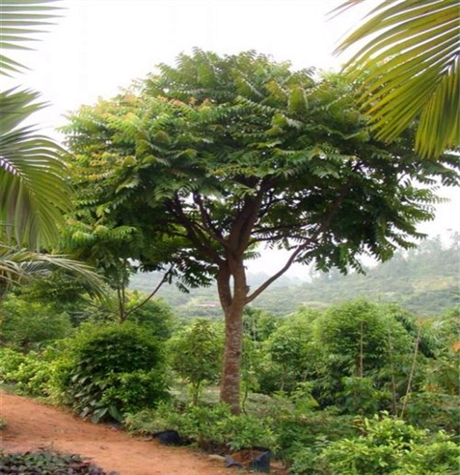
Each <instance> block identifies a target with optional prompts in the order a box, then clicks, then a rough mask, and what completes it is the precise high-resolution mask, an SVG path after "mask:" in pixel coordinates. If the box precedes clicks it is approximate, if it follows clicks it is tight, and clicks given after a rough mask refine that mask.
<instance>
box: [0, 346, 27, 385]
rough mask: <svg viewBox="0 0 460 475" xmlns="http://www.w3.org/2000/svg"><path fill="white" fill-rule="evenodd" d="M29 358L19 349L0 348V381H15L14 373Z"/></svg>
mask: <svg viewBox="0 0 460 475" xmlns="http://www.w3.org/2000/svg"><path fill="white" fill-rule="evenodd" d="M26 360H27V357H26V356H25V355H24V354H23V353H19V351H16V350H13V349H12V348H0V382H1V383H11V382H14V380H13V379H12V378H13V376H12V375H13V374H14V373H15V372H16V371H17V369H18V368H19V366H20V365H21V363H24V361H26Z"/></svg>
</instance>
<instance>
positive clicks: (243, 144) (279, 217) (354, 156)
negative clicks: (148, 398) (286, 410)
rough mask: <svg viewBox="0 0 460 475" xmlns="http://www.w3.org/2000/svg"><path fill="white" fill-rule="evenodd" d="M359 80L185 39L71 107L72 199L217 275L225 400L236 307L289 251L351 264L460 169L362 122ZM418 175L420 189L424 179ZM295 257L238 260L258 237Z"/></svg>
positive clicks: (190, 277)
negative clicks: (136, 83)
mask: <svg viewBox="0 0 460 475" xmlns="http://www.w3.org/2000/svg"><path fill="white" fill-rule="evenodd" d="M354 90H355V88H354V86H353V85H352V84H350V83H349V82H347V81H346V80H344V79H343V78H342V77H340V76H335V75H329V76H325V77H323V78H321V79H320V80H315V79H313V72H312V71H311V70H303V71H298V72H291V71H290V69H289V64H287V63H282V64H277V63H274V62H272V61H270V60H269V59H268V58H267V57H265V56H262V55H256V54H255V53H253V52H249V53H241V54H239V55H236V56H227V57H223V58H222V57H219V56H218V55H216V54H213V53H205V52H203V51H195V53H194V55H193V56H186V55H181V56H180V58H179V61H178V65H177V67H176V68H172V67H169V66H166V65H161V66H160V72H159V74H156V75H152V76H150V77H149V79H148V80H147V81H144V82H142V83H141V84H140V87H139V88H138V89H137V90H133V91H129V92H127V93H125V94H123V95H121V96H119V97H117V98H115V99H114V100H112V101H100V102H99V103H98V104H97V105H96V106H95V107H84V108H82V109H81V110H80V111H79V112H78V113H76V114H74V115H72V116H71V117H70V121H71V123H70V125H69V126H68V127H67V129H66V130H67V132H68V145H69V147H70V148H71V150H72V152H73V153H74V154H75V160H74V161H73V162H71V166H72V168H73V170H74V173H75V181H76V187H77V189H78V192H79V195H78V202H77V205H78V206H79V209H81V210H82V213H81V215H82V216H84V213H88V214H90V215H91V219H94V218H95V217H96V218H97V219H96V221H97V223H98V225H104V223H105V222H116V223H122V224H123V225H126V226H134V227H136V229H139V230H140V235H141V236H142V237H143V239H146V240H147V239H148V240H149V243H150V244H151V245H150V246H149V252H145V253H143V254H142V256H140V259H141V260H143V261H144V262H145V264H146V265H147V266H155V265H156V266H157V267H158V266H159V263H162V265H166V264H167V263H168V264H174V266H175V269H176V272H177V273H178V274H180V275H181V276H182V278H183V280H184V281H185V283H188V284H190V285H199V284H205V283H207V282H209V281H210V279H212V278H214V279H215V280H216V282H217V286H218V293H219V299H220V303H221V306H222V310H223V312H224V315H225V354H224V367H223V372H222V384H221V399H222V401H223V402H226V403H228V404H230V405H231V406H232V408H233V411H235V412H238V410H239V397H240V365H241V353H242V335H243V309H244V307H245V306H246V305H247V304H249V303H250V302H252V301H253V300H254V299H255V298H256V297H257V296H259V295H260V294H261V293H262V292H263V291H264V290H265V289H266V288H267V287H268V286H269V285H270V284H272V283H273V282H274V281H275V280H276V279H277V278H279V277H280V276H282V275H283V274H284V273H285V272H286V271H287V270H288V269H289V268H290V266H291V265H292V264H293V263H294V262H299V263H305V264H308V263H310V262H312V261H316V263H317V266H318V267H319V268H320V269H322V270H327V269H329V268H330V267H333V266H336V267H338V268H339V269H340V270H342V271H344V272H345V271H346V270H347V268H348V267H350V266H351V267H354V268H358V269H359V268H360V264H359V262H358V261H357V258H356V256H357V255H358V254H360V253H363V252H366V253H368V254H370V255H372V256H373V257H374V258H376V259H378V260H387V259H389V258H390V257H391V256H392V255H393V252H394V251H395V249H396V248H397V247H398V246H401V247H405V248H408V247H410V246H411V245H412V244H411V241H410V238H411V237H420V236H422V235H421V234H420V233H418V232H417V230H416V223H417V222H418V221H423V220H429V219H431V218H432V217H433V212H432V209H431V208H430V206H429V204H430V203H432V202H433V201H434V200H435V196H434V195H433V193H432V191H431V190H430V188H429V187H427V186H426V185H427V184H428V185H429V184H430V183H431V180H432V179H433V178H436V177H440V178H441V180H442V182H443V183H444V184H446V185H453V184H456V183H457V182H458V173H457V169H458V167H459V162H460V160H459V158H458V156H453V155H452V156H447V155H446V156H442V157H441V158H439V159H438V160H437V161H435V162H433V161H426V160H422V159H420V158H419V157H418V156H417V155H416V154H415V153H414V151H413V149H412V145H411V143H412V135H411V133H410V132H409V133H408V136H404V137H403V138H401V139H398V140H397V141H395V142H393V143H392V144H391V145H385V144H383V143H381V142H379V141H377V140H375V139H374V138H373V137H372V136H371V135H370V133H369V130H368V128H367V126H366V120H365V119H364V118H363V116H362V115H361V114H360V113H359V111H358V109H357V107H356V106H355V97H354ZM421 184H422V185H425V186H421ZM261 244H262V245H267V246H269V247H273V248H279V249H286V250H288V251H289V252H290V257H289V258H288V259H287V260H286V263H285V265H284V266H282V267H281V268H280V269H279V271H278V272H275V273H274V274H273V275H272V276H271V277H269V278H268V279H267V280H266V281H265V282H264V283H262V284H261V285H260V286H258V288H256V289H250V287H249V286H248V282H247V277H246V268H245V261H246V259H248V258H250V257H251V256H252V255H253V253H254V249H255V248H256V247H257V246H258V245H261Z"/></svg>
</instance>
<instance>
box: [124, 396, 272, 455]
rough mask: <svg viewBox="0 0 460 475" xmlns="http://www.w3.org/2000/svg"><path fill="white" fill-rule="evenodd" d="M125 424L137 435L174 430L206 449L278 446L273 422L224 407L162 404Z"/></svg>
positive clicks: (129, 416)
mask: <svg viewBox="0 0 460 475" xmlns="http://www.w3.org/2000/svg"><path fill="white" fill-rule="evenodd" d="M125 424H126V427H127V428H128V430H130V431H131V432H134V433H138V434H151V433H155V432H158V431H162V430H167V429H173V430H176V431H178V432H179V434H180V435H181V436H182V437H184V438H186V439H188V440H190V441H192V442H193V443H195V444H196V445H197V446H198V447H200V448H201V449H204V450H214V449H220V448H221V449H227V450H239V449H242V448H251V447H254V446H263V447H268V448H271V449H274V448H275V446H276V437H275V434H274V432H273V430H272V428H271V426H272V421H271V420H270V419H268V418H265V419H264V418H260V417H255V416H253V415H247V414H240V415H234V414H232V413H231V411H230V408H229V407H228V406H227V405H225V404H216V405H214V406H204V405H189V406H187V407H185V408H184V407H182V408H179V407H177V406H174V405H173V403H171V402H169V403H166V404H159V405H158V407H157V409H156V410H153V411H149V410H146V411H140V412H138V413H136V414H128V415H127V416H126V419H125Z"/></svg>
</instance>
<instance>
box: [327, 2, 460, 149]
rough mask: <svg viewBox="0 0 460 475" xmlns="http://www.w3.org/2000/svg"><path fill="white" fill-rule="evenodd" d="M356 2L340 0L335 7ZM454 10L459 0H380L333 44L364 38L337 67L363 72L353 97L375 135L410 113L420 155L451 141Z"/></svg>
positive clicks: (454, 142) (455, 121)
mask: <svg viewBox="0 0 460 475" xmlns="http://www.w3.org/2000/svg"><path fill="white" fill-rule="evenodd" d="M362 2H363V0H347V1H346V2H345V3H343V4H342V5H341V6H339V7H338V8H337V9H336V10H335V11H338V12H342V11H344V10H346V9H348V8H350V7H352V6H354V5H356V4H359V3H362ZM459 12H460V2H459V0H404V1H401V0H382V1H381V2H380V3H379V4H378V5H377V6H375V7H374V9H373V10H372V11H371V12H370V13H369V14H368V15H367V18H368V19H367V21H366V22H365V23H364V24H363V25H361V26H360V27H359V28H358V29H356V30H355V31H354V32H353V33H352V34H350V35H349V36H348V37H347V38H346V39H345V40H344V41H343V42H342V43H341V44H340V46H339V47H338V48H337V50H336V52H337V53H341V52H343V51H344V50H346V49H348V48H350V47H352V46H356V45H358V44H359V43H361V42H362V41H366V43H365V44H364V46H361V47H360V48H359V50H358V52H357V53H355V54H354V55H353V56H352V58H351V59H350V60H349V61H348V62H347V63H346V65H345V71H346V72H348V74H351V75H353V76H355V77H358V76H361V77H364V89H363V94H362V97H361V99H362V101H363V107H364V109H365V110H366V112H367V113H368V114H369V115H370V121H371V125H372V127H373V128H374V129H375V130H376V132H377V137H378V138H380V139H383V140H387V141H391V140H394V139H395V138H396V137H397V136H398V135H399V134H400V133H401V132H402V131H403V130H404V129H405V128H407V127H408V126H409V125H410V124H411V123H412V122H413V121H414V119H418V120H419V121H418V125H417V134H416V139H415V147H416V150H417V151H418V152H419V153H420V154H421V155H423V156H425V157H436V156H439V155H440V154H441V153H442V152H443V151H444V150H445V149H446V148H456V147H458V146H459V144H460V126H459V125H460V124H459V98H460V80H459V77H460V74H459V73H460V72H459V53H460V48H459V44H460V41H459V40H460V36H459ZM363 72H365V74H362V73H363Z"/></svg>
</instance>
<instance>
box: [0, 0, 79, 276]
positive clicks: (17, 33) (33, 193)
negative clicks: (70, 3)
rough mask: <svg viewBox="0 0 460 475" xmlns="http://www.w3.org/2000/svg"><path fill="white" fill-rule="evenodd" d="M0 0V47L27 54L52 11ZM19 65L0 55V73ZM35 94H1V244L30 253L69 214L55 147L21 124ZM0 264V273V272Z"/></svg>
mask: <svg viewBox="0 0 460 475" xmlns="http://www.w3.org/2000/svg"><path fill="white" fill-rule="evenodd" d="M33 3H34V4H32V5H31V3H30V2H29V1H25V0H24V1H20V0H19V1H17V0H4V1H2V3H1V5H0V13H1V17H2V22H1V25H0V33H1V35H0V38H1V39H0V46H1V50H2V53H4V52H7V50H12V51H13V50H18V49H28V48H27V47H25V46H24V43H27V42H30V41H31V40H33V39H34V38H33V37H34V35H35V34H36V33H37V32H40V31H43V30H40V29H41V28H43V27H44V26H48V25H49V23H48V22H47V20H49V19H51V18H53V17H54V14H53V11H54V10H55V8H54V7H53V6H51V5H50V2H49V1H47V0H43V1H37V2H33ZM23 68H24V66H23V65H22V64H19V63H18V62H16V61H15V60H13V58H11V57H10V56H7V55H6V54H2V56H1V58H0V74H4V75H8V76H9V75H10V74H11V73H16V72H19V71H20V70H21V69H23ZM38 96H39V94H38V93H36V92H34V91H30V90H19V89H18V88H13V89H10V90H7V91H3V92H1V93H0V131H1V133H0V156H1V160H0V188H1V190H2V196H1V200H0V222H1V225H2V227H1V229H0V242H5V241H6V240H11V239H12V243H15V244H17V245H18V246H19V248H21V247H23V246H29V248H30V249H35V248H37V247H39V246H41V245H43V244H47V243H49V242H52V241H55V240H56V238H57V232H58V228H59V225H60V224H62V223H63V219H62V213H63V212H64V211H67V210H69V206H70V201H69V187H68V184H67V183H66V181H65V180H64V170H65V165H64V163H63V162H62V160H61V159H60V158H59V154H60V153H61V151H62V150H61V149H60V147H59V146H58V145H57V144H56V143H55V142H53V141H52V140H51V139H49V138H48V137H45V136H43V135H40V134H38V133H37V129H36V128H35V127H34V126H31V125H26V126H24V125H21V124H22V123H23V122H25V121H29V120H30V116H31V115H32V114H33V113H34V112H36V111H38V110H40V109H42V108H43V104H40V103H37V98H38ZM1 264H2V263H1V261H0V269H2V266H1Z"/></svg>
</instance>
